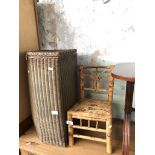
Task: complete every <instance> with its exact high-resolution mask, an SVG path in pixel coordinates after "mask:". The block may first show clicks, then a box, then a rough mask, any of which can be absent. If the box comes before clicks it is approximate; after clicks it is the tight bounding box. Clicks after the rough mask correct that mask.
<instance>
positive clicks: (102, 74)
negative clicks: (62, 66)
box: [80, 65, 115, 102]
mask: <svg viewBox="0 0 155 155" xmlns="http://www.w3.org/2000/svg"><path fill="white" fill-rule="evenodd" d="M114 67H115V66H114V65H111V66H83V65H81V66H80V99H84V98H85V91H95V92H100V93H104V94H107V95H108V96H107V97H108V101H109V102H112V99H113V87H114V78H113V77H112V76H111V72H112V70H113V68H114ZM106 79H107V82H105V80H106ZM88 83H89V85H91V87H88V86H87V85H88ZM104 84H105V85H106V88H104Z"/></svg>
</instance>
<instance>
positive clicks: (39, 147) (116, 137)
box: [19, 120, 135, 155]
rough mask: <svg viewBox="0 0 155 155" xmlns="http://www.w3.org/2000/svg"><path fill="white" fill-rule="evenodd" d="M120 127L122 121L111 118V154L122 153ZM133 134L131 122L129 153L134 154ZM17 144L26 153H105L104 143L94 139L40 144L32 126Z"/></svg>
mask: <svg viewBox="0 0 155 155" xmlns="http://www.w3.org/2000/svg"><path fill="white" fill-rule="evenodd" d="M122 127H123V122H122V121H120V120H113V142H112V145H113V155H122V145H121V144H122ZM134 134H135V133H134V123H131V145H130V155H135V148H134V147H135V143H134ZM30 142H31V143H30ZM19 146H20V149H22V150H25V151H27V152H29V154H26V155H69V154H70V155H79V154H80V155H86V154H89V155H95V154H97V155H107V153H106V144H104V143H100V142H95V141H89V140H83V139H76V141H75V144H74V146H72V147H58V146H54V145H47V144H42V143H41V142H40V140H39V139H38V137H37V135H36V132H35V130H34V128H31V129H30V130H28V131H27V132H26V133H25V135H23V136H21V137H20V141H19ZM21 155H25V154H21Z"/></svg>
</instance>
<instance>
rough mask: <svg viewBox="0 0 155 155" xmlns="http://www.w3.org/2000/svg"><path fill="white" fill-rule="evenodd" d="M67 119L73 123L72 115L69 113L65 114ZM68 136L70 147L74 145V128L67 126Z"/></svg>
mask: <svg viewBox="0 0 155 155" xmlns="http://www.w3.org/2000/svg"><path fill="white" fill-rule="evenodd" d="M67 119H68V121H73V118H72V114H71V113H67ZM68 134H69V135H68V136H69V146H72V145H74V137H73V135H74V128H73V126H72V125H68Z"/></svg>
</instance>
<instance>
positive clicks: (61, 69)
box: [27, 50, 77, 146]
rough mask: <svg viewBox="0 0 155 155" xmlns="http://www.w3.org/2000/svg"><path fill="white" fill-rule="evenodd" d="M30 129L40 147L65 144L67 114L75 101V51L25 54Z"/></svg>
mask: <svg viewBox="0 0 155 155" xmlns="http://www.w3.org/2000/svg"><path fill="white" fill-rule="evenodd" d="M27 64H28V78H29V92H30V100H31V110H32V116H33V121H34V125H35V128H36V131H37V134H38V136H39V138H40V140H41V141H42V142H43V143H47V144H55V145H59V146H65V145H66V144H67V133H66V132H67V125H66V124H65V122H66V119H67V110H68V109H69V108H70V107H71V106H72V105H73V104H74V103H75V101H76V69H77V68H76V67H77V53H76V50H52V51H51V50H50V51H34V52H28V53H27Z"/></svg>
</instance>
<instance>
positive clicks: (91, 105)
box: [67, 65, 114, 153]
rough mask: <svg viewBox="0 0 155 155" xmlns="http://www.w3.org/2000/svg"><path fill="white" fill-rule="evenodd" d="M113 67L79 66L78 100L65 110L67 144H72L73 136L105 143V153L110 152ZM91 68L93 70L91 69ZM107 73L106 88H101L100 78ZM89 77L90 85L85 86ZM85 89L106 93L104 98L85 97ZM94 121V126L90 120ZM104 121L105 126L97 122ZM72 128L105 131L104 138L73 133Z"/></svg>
mask: <svg viewBox="0 0 155 155" xmlns="http://www.w3.org/2000/svg"><path fill="white" fill-rule="evenodd" d="M113 68H114V66H113V65H111V66H109V67H108V66H80V101H79V102H77V103H76V104H75V105H74V106H73V107H71V109H69V110H68V112H67V124H68V135H69V146H72V145H73V144H74V138H81V139H88V140H93V141H98V142H105V143H106V150H107V153H112V106H111V104H112V98H113V87H114V79H113V77H112V76H111V71H112V69H113ZM91 70H93V71H91ZM107 73H108V82H107V83H106V84H107V85H108V86H107V89H103V88H101V85H102V84H103V83H101V79H102V80H103V79H104V78H105V77H104V75H105V74H106V75H107ZM85 77H89V78H90V79H91V80H90V81H92V82H91V87H89V88H88V87H86V84H85V83H88V82H89V80H85ZM86 91H94V92H98V93H104V94H106V95H107V99H106V100H100V99H90V98H86V97H85V93H86ZM73 120H79V124H78V125H77V124H74V121H73ZM83 121H87V126H85V125H83ZM92 121H93V122H95V123H96V126H95V127H94V126H93V127H92V126H91V125H90V124H91V122H92ZM99 122H100V123H103V122H104V123H105V124H106V127H105V128H104V129H103V128H100V127H99V126H98V124H99ZM74 129H81V130H87V131H88V130H89V131H94V132H100V133H105V135H106V136H105V139H103V138H97V137H92V136H86V135H81V134H74Z"/></svg>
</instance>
